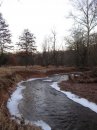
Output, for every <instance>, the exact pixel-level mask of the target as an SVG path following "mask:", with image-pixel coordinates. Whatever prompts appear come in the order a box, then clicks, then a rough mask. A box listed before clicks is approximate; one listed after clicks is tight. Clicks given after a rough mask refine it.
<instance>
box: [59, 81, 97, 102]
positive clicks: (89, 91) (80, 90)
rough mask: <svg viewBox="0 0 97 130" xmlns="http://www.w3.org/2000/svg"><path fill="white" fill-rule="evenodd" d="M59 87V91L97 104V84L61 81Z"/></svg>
mask: <svg viewBox="0 0 97 130" xmlns="http://www.w3.org/2000/svg"><path fill="white" fill-rule="evenodd" d="M59 85H60V88H61V90H65V91H69V92H72V93H74V94H76V95H78V96H79V97H82V98H86V99H88V100H89V101H91V102H94V103H96V104H97V83H76V82H72V81H62V82H61V83H60V84H59Z"/></svg>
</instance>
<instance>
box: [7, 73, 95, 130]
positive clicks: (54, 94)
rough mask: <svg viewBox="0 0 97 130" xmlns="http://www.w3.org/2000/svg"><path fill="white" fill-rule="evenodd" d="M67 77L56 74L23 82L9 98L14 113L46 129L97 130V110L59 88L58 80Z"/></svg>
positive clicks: (11, 111)
mask: <svg viewBox="0 0 97 130" xmlns="http://www.w3.org/2000/svg"><path fill="white" fill-rule="evenodd" d="M67 78H68V77H67V76H66V75H54V76H51V77H48V78H44V79H43V78H42V79H32V80H29V81H25V82H22V83H21V84H19V86H20V89H19V87H18V88H17V90H16V91H15V92H14V93H13V94H12V98H11V100H10V99H9V101H8V104H7V107H8V108H9V110H10V113H11V114H12V115H15V116H18V117H20V116H21V115H22V116H23V117H24V119H25V120H27V121H30V122H32V123H34V124H36V125H38V126H41V127H42V129H44V130H51V129H52V130H97V114H96V113H95V112H93V111H91V110H90V109H88V108H86V107H83V106H81V105H80V104H77V103H75V102H73V101H72V100H70V99H68V98H67V97H66V96H65V95H64V94H63V93H61V92H59V91H60V90H59V88H58V86H57V82H60V81H61V80H63V79H67ZM50 86H52V87H53V88H52V87H50ZM23 88H24V89H23ZM55 89H57V90H58V91H56V90H55ZM65 94H66V93H65ZM18 95H22V96H20V97H18ZM12 104H14V107H12Z"/></svg>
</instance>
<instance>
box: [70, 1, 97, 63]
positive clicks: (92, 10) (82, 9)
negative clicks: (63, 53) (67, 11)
mask: <svg viewBox="0 0 97 130" xmlns="http://www.w3.org/2000/svg"><path fill="white" fill-rule="evenodd" d="M73 5H74V8H75V10H77V11H76V12H75V13H71V16H72V17H73V18H74V20H75V21H76V22H77V23H79V24H80V25H82V26H83V28H84V29H85V31H86V35H87V65H88V62H89V61H88V60H89V46H90V33H91V32H92V31H93V29H94V28H95V27H96V26H97V0H73Z"/></svg>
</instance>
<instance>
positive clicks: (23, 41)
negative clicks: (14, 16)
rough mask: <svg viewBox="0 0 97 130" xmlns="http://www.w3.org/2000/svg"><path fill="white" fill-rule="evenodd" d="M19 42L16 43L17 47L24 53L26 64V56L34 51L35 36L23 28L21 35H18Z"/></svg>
mask: <svg viewBox="0 0 97 130" xmlns="http://www.w3.org/2000/svg"><path fill="white" fill-rule="evenodd" d="M19 40H20V41H19V43H17V45H18V47H19V49H20V50H21V51H23V52H24V53H25V59H26V61H25V62H26V66H27V64H28V56H29V54H31V53H34V52H35V51H36V46H35V37H34V34H32V33H31V32H30V31H29V30H28V29H24V31H23V33H22V35H21V36H20V37H19Z"/></svg>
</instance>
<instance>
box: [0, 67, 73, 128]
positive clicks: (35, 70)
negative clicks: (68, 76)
mask: <svg viewBox="0 0 97 130" xmlns="http://www.w3.org/2000/svg"><path fill="white" fill-rule="evenodd" d="M74 70H75V68H73V67H66V68H65V67H61V66H60V67H54V66H48V67H42V66H28V67H27V68H26V67H25V66H22V67H21V66H15V67H14V66H10V67H1V68H0V130H40V128H38V127H36V126H30V125H23V126H22V125H19V124H17V123H16V122H15V121H14V120H11V119H10V114H9V112H8V110H7V108H6V102H7V100H8V98H9V97H10V95H11V93H12V92H13V91H14V90H15V86H16V83H17V82H19V81H21V80H23V79H27V78H32V77H45V76H48V75H51V74H55V73H64V72H66V73H67V72H71V71H74Z"/></svg>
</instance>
